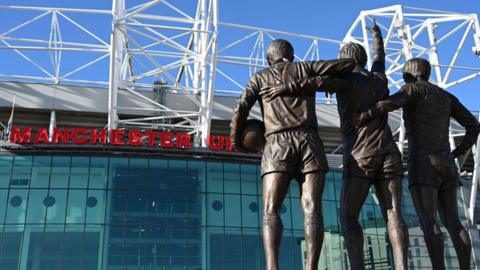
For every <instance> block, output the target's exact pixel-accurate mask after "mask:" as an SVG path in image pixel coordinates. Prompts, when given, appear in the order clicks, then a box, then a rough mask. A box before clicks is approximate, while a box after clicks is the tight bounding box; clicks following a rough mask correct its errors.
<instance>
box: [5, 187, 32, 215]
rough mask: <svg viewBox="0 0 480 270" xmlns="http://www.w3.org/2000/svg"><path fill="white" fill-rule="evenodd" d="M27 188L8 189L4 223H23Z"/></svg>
mask: <svg viewBox="0 0 480 270" xmlns="http://www.w3.org/2000/svg"><path fill="white" fill-rule="evenodd" d="M27 200H28V190H27V189H10V193H9V196H8V201H7V203H8V206H7V218H6V220H5V223H7V224H8V223H16V224H23V223H25V212H26V210H27Z"/></svg>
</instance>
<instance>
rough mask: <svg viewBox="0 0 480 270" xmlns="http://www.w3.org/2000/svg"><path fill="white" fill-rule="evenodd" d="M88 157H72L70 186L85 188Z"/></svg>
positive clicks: (87, 173) (88, 168)
mask: <svg viewBox="0 0 480 270" xmlns="http://www.w3.org/2000/svg"><path fill="white" fill-rule="evenodd" d="M89 162H90V160H89V158H88V157H72V168H71V170H70V188H87V187H88V175H89V174H90V171H89V170H90V165H89Z"/></svg>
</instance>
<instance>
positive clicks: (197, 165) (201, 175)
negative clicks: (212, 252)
mask: <svg viewBox="0 0 480 270" xmlns="http://www.w3.org/2000/svg"><path fill="white" fill-rule="evenodd" d="M205 170H206V162H205V161H191V160H189V161H188V170H187V176H188V177H189V178H191V179H192V181H194V182H196V183H197V184H195V186H197V187H198V191H201V192H205V188H206V187H205V183H206V181H205V178H206V172H205Z"/></svg>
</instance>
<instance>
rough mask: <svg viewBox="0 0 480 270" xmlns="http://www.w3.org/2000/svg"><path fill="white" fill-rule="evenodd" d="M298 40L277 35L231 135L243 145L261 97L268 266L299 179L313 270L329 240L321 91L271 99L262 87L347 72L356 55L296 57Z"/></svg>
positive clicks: (235, 142)
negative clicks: (243, 135) (305, 59)
mask: <svg viewBox="0 0 480 270" xmlns="http://www.w3.org/2000/svg"><path fill="white" fill-rule="evenodd" d="M293 58H294V53H293V47H292V45H291V44H290V43H289V42H288V41H286V40H281V39H277V40H273V41H272V42H271V43H270V45H269V47H268V49H267V60H268V63H269V65H270V67H269V68H266V69H264V70H262V71H260V72H258V73H256V74H254V75H253V76H252V78H251V79H250V81H249V82H248V84H247V87H246V89H245V91H244V92H243V94H242V95H241V97H240V99H239V101H238V104H237V106H236V108H235V109H234V112H233V116H232V121H231V124H230V127H231V135H230V136H231V139H232V143H233V145H235V147H236V148H237V149H240V150H242V146H241V145H240V142H241V140H240V136H241V133H242V129H243V127H244V126H245V122H246V120H247V117H248V114H249V111H250V109H251V107H252V106H253V105H254V104H255V102H256V101H258V102H259V105H260V108H261V111H262V115H263V120H264V123H265V136H266V144H265V147H264V150H263V156H262V165H261V166H262V172H261V174H262V181H263V194H262V195H263V242H264V249H265V257H266V264H267V265H266V267H267V269H269V270H275V269H278V254H279V247H280V241H281V237H282V230H283V225H282V221H281V219H280V215H279V211H280V209H281V206H282V204H283V201H284V198H285V195H286V193H287V191H288V187H289V184H290V181H291V180H292V179H293V178H296V179H297V181H298V183H299V187H300V190H301V205H302V210H303V213H304V228H305V242H306V249H307V261H306V267H305V269H307V270H313V269H317V267H318V260H319V256H320V251H321V248H322V243H323V217H322V205H321V201H322V192H323V186H324V176H325V172H327V170H328V164H327V159H326V156H325V153H324V149H323V143H322V141H321V140H320V137H319V136H318V133H317V128H318V123H317V117H316V113H315V94H314V93H304V94H301V95H295V96H281V97H276V98H274V99H271V100H269V102H267V101H266V100H265V99H264V98H263V97H262V96H260V91H261V89H264V88H265V87H268V86H270V85H275V84H280V83H283V82H286V81H294V80H298V79H301V78H303V77H313V76H321V75H331V76H336V75H338V76H342V75H346V74H348V73H350V72H351V71H352V70H353V68H354V63H353V61H351V60H331V61H314V62H293Z"/></svg>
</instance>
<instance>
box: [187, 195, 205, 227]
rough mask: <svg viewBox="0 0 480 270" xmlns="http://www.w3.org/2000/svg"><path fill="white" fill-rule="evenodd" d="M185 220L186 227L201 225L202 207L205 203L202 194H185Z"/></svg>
mask: <svg viewBox="0 0 480 270" xmlns="http://www.w3.org/2000/svg"><path fill="white" fill-rule="evenodd" d="M185 197H186V198H185V199H186V211H185V214H186V218H185V223H186V225H187V226H199V225H201V224H202V205H203V202H204V201H205V194H203V193H186V194H185Z"/></svg>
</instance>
